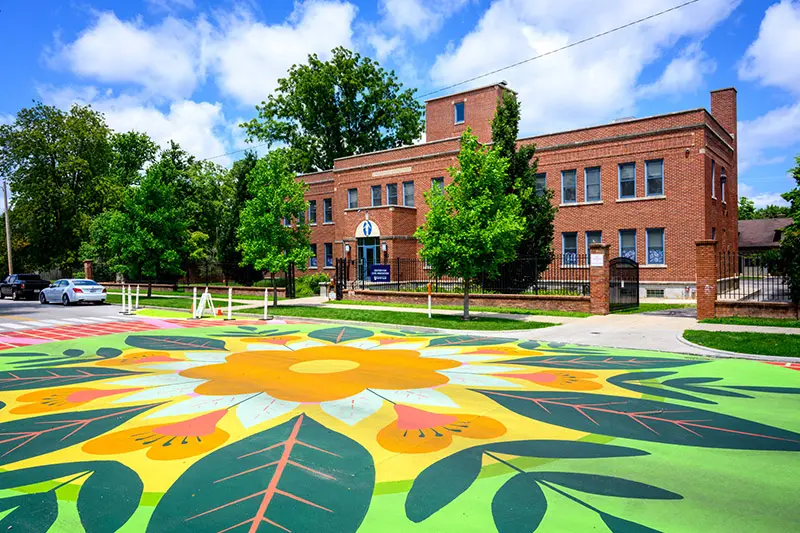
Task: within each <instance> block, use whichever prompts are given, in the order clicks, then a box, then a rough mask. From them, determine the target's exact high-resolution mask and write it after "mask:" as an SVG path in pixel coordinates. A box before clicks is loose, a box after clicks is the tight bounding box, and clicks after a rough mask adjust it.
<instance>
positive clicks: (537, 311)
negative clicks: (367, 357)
mask: <svg viewBox="0 0 800 533" xmlns="http://www.w3.org/2000/svg"><path fill="white" fill-rule="evenodd" d="M327 303H329V304H346V305H361V306H364V307H402V308H410V309H427V308H428V306H427V305H424V304H409V303H385V302H365V301H360V300H339V301H336V300H334V301H329V302H327ZM433 309H442V310H448V311H461V310H462V309H463V307H462V306H460V305H434V306H433ZM469 310H470V311H477V312H486V313H505V314H509V315H536V316H567V317H574V318H586V317H587V316H591V314H589V313H581V312H578V311H546V310H544V309H517V308H514V307H489V306H482V305H474V306H473V305H470V306H469Z"/></svg>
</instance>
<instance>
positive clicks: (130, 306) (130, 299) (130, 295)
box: [128, 285, 133, 315]
mask: <svg viewBox="0 0 800 533" xmlns="http://www.w3.org/2000/svg"><path fill="white" fill-rule="evenodd" d="M128 314H129V315H130V314H133V287H131V286H130V285H128Z"/></svg>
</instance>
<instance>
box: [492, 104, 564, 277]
mask: <svg viewBox="0 0 800 533" xmlns="http://www.w3.org/2000/svg"><path fill="white" fill-rule="evenodd" d="M520 117H521V112H520V103H519V100H518V99H517V96H516V94H514V93H513V92H512V91H504V92H503V100H502V102H501V103H500V105H499V106H498V107H497V112H496V113H495V117H494V120H492V143H493V146H494V147H495V148H496V149H497V150H499V154H500V155H501V156H503V157H505V158H506V159H508V177H507V180H506V182H505V185H504V187H503V190H504V191H505V193H506V194H509V195H516V196H518V197H519V200H520V205H521V207H522V216H523V219H524V220H525V230H524V232H523V235H522V239H521V241H520V244H519V249H518V255H519V257H525V258H529V259H531V260H533V261H535V263H536V265H537V269H538V271H539V272H541V271H543V270H545V269H546V268H547V265H549V264H550V260H551V257H552V255H551V254H552V253H553V232H554V226H553V221H554V220H555V216H556V211H557V208H556V207H555V206H554V205H553V203H552V201H551V200H552V198H553V191H552V190H550V189H545V190H544V191H538V192H537V191H536V169H537V166H538V158H536V157H535V156H536V145H534V144H526V145H524V146H520V147H517V138H518V137H519V121H520ZM523 270H527V269H523ZM517 277H520V278H521V277H524V272H522V271H520V272H518V273H517ZM521 281H524V280H521Z"/></svg>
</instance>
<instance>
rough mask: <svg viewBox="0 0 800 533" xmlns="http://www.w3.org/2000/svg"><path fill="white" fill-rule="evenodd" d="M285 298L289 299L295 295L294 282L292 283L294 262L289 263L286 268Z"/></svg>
mask: <svg viewBox="0 0 800 533" xmlns="http://www.w3.org/2000/svg"><path fill="white" fill-rule="evenodd" d="M285 275H286V299H287V300H291V299H293V298H294V297H295V283H294V263H289V268H287V269H286V272H285Z"/></svg>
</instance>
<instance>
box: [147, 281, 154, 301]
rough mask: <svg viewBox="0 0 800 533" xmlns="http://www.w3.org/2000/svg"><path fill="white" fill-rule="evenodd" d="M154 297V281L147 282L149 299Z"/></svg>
mask: <svg viewBox="0 0 800 533" xmlns="http://www.w3.org/2000/svg"><path fill="white" fill-rule="evenodd" d="M152 296H153V280H152V279H149V280H147V297H148V298H151V297H152Z"/></svg>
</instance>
